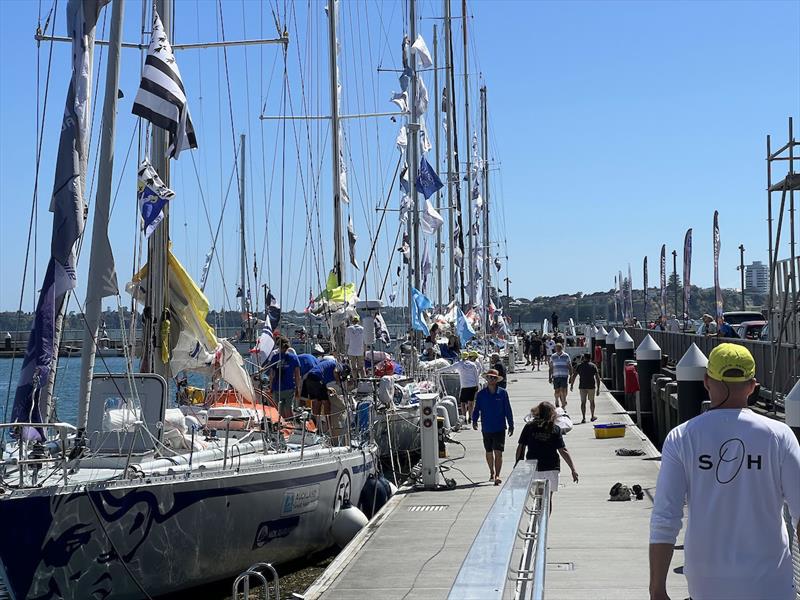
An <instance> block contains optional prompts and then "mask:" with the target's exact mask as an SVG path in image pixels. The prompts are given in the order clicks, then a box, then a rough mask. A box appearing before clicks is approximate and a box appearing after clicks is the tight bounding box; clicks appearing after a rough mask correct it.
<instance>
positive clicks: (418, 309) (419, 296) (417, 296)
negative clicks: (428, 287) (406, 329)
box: [411, 287, 433, 335]
mask: <svg viewBox="0 0 800 600" xmlns="http://www.w3.org/2000/svg"><path fill="white" fill-rule="evenodd" d="M411 304H412V306H411V328H412V329H414V330H415V331H421V332H422V333H424V334H425V335H429V334H430V329H428V324H427V323H426V322H425V315H424V314H423V313H422V311H424V310H427V309H429V308H432V307H433V302H431V300H430V298H428V297H427V296H426V295H425V294H423V293H422V292H420V291H419V290H418V289H417V288H415V287H412V288H411Z"/></svg>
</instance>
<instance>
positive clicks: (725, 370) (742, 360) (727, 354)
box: [706, 343, 756, 383]
mask: <svg viewBox="0 0 800 600" xmlns="http://www.w3.org/2000/svg"><path fill="white" fill-rule="evenodd" d="M706 372H707V373H708V376H709V377H710V378H711V379H716V380H717V381H727V382H730V383H739V382H743V381H750V380H751V379H753V377H755V375H756V361H755V360H754V359H753V355H752V354H750V350H748V349H747V348H745V347H744V346H740V345H739V344H729V343H725V344H720V345H719V346H716V347H715V348H714V349H713V350H712V351H711V354H709V355H708V365H707V366H706Z"/></svg>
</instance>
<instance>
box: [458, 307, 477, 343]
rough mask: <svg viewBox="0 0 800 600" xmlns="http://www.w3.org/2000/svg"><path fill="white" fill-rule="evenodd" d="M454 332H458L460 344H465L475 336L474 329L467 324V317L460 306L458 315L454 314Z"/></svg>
mask: <svg viewBox="0 0 800 600" xmlns="http://www.w3.org/2000/svg"><path fill="white" fill-rule="evenodd" d="M456 333H457V334H458V338H459V339H460V340H461V345H462V346H466V345H467V342H468V341H470V340H471V339H472V338H473V337H475V330H474V329H473V328H472V326H471V325H470V324H469V321H467V317H466V316H465V315H464V312H463V311H462V310H461V309H460V308H459V309H458V315H457V316H456Z"/></svg>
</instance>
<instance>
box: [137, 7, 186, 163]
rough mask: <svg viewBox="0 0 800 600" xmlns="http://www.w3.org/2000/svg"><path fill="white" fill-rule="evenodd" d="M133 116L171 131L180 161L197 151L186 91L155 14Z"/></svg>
mask: <svg viewBox="0 0 800 600" xmlns="http://www.w3.org/2000/svg"><path fill="white" fill-rule="evenodd" d="M131 112H133V114H135V115H137V116H139V117H142V118H143V119H147V120H148V121H150V122H151V123H152V124H153V125H155V126H157V127H160V128H161V129H166V130H167V131H169V148H168V152H169V155H170V156H171V157H172V158H175V159H177V158H178V156H179V155H180V153H181V152H182V151H183V150H187V149H190V148H197V138H196V136H195V133H194V126H193V125H192V119H191V117H190V116H189V105H188V104H187V102H186V90H184V88H183V81H182V80H181V72H180V71H179V70H178V63H177V62H175V56H174V55H173V54H172V46H170V43H169V39H167V34H166V32H165V31H164V25H163V24H162V23H161V17H159V16H158V13H157V12H156V11H155V10H153V33H152V37H151V38H150V47H149V48H148V49H147V58H145V61H144V69H143V70H142V81H141V83H140V84H139V91H138V92H136V98H135V99H134V101H133V110H132V111H131Z"/></svg>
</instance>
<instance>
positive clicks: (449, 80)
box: [437, 0, 464, 304]
mask: <svg viewBox="0 0 800 600" xmlns="http://www.w3.org/2000/svg"><path fill="white" fill-rule="evenodd" d="M444 31H445V33H444V43H445V49H444V60H445V89H446V90H447V96H446V104H445V108H446V109H447V115H446V119H447V131H446V133H447V178H446V181H447V207H448V208H449V210H448V211H447V222H448V225H449V227H450V240H449V243H448V245H449V247H450V294H449V296H448V299H449V301H450V302H452V301H453V300H455V299H456V289H457V286H458V279H457V277H458V273H457V272H456V262H455V255H456V247H455V245H456V230H455V214H454V213H455V206H454V203H453V177H452V173H453V124H454V123H455V116H454V115H453V111H454V110H455V108H454V105H453V92H454V90H453V81H454V77H453V32H452V30H451V28H450V0H444ZM437 127H438V124H437ZM456 170H457V168H456ZM456 185H460V184H459V182H458V178H456ZM462 276H463V275H462ZM461 303H462V304H463V303H464V298H463V297H462V298H461Z"/></svg>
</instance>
